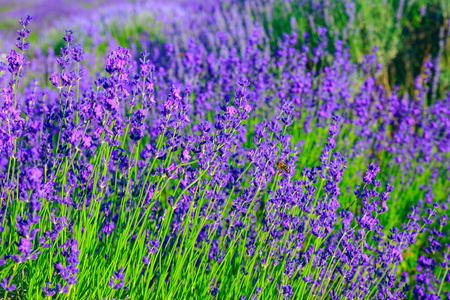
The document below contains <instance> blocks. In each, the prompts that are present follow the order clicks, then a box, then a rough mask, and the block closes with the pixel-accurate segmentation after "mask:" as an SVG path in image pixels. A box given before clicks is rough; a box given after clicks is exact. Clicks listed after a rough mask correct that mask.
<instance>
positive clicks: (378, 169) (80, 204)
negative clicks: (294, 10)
mask: <svg viewBox="0 0 450 300" xmlns="http://www.w3.org/2000/svg"><path fill="white" fill-rule="evenodd" d="M255 3H256V2H254V1H249V4H243V5H242V4H240V3H234V2H232V3H229V6H230V8H231V9H230V10H227V11H224V10H222V8H223V7H222V6H221V5H222V4H213V3H205V4H204V5H193V6H192V7H191V6H189V8H190V9H195V14H193V15H195V17H192V16H191V15H186V16H184V17H183V18H181V17H180V20H179V21H174V22H172V23H169V24H168V28H166V30H167V35H166V39H167V40H166V41H164V42H161V41H154V42H152V43H150V42H148V43H147V42H146V40H144V39H143V42H142V45H141V46H142V47H143V48H145V49H143V50H144V51H142V52H140V53H139V52H138V51H137V50H136V49H133V48H132V49H128V48H125V47H116V48H115V49H114V50H112V51H111V52H110V53H109V54H108V56H107V57H106V61H103V62H102V65H103V70H102V71H101V72H97V73H96V74H95V75H93V74H90V73H89V72H88V71H87V68H88V66H87V65H88V62H86V60H87V59H88V58H89V57H90V54H89V50H92V49H89V48H85V49H83V48H82V46H81V45H79V44H75V41H76V38H77V36H76V32H73V31H72V30H66V33H65V35H64V37H63V38H62V40H63V42H64V46H63V47H61V49H60V53H61V54H60V55H59V56H57V57H53V58H54V61H55V64H54V69H53V70H51V72H50V73H51V75H50V76H49V78H48V80H47V81H46V82H45V83H42V82H38V81H30V82H31V83H29V84H27V81H21V80H19V79H20V78H23V77H24V76H25V75H26V74H27V73H24V70H25V69H24V67H25V66H26V65H27V62H28V61H27V59H26V58H25V56H24V55H23V52H24V51H25V50H27V49H29V48H30V44H29V42H28V41H27V40H26V37H27V36H28V35H29V34H30V33H31V31H30V30H29V29H28V26H29V25H30V20H31V18H30V17H28V18H27V19H24V20H21V21H20V22H19V23H20V25H21V29H20V30H19V32H18V33H19V40H18V41H19V42H20V43H18V44H17V47H18V48H19V50H21V51H22V52H21V54H19V53H16V52H15V51H13V52H14V53H13V52H11V54H10V55H9V56H8V67H7V68H8V70H9V71H10V73H11V74H10V75H11V78H12V79H11V81H9V82H7V83H6V84H5V86H2V87H1V88H2V94H1V96H0V97H1V98H0V107H1V110H0V121H1V127H0V128H1V129H0V170H1V175H0V204H1V206H0V246H1V247H0V249H2V250H1V252H0V278H1V284H0V287H1V289H0V293H1V294H0V296H3V294H4V295H5V297H7V296H8V293H9V295H12V294H13V293H14V295H19V296H20V297H22V298H25V299H28V298H29V299H36V298H39V297H40V298H44V297H67V298H70V299H72V298H73V299H77V298H80V297H85V296H89V297H90V298H111V297H119V298H124V297H128V296H129V297H131V298H132V299H134V298H136V299H140V298H142V299H148V298H151V297H152V295H160V296H161V297H163V298H164V297H172V298H173V299H190V298H199V297H201V298H205V299H207V298H211V299H274V298H278V299H407V298H411V297H415V298H417V299H440V298H441V297H445V296H446V295H448V294H449V293H450V289H449V286H450V285H449V282H450V275H449V272H448V271H449V269H450V266H449V259H450V256H449V253H450V249H449V245H450V241H449V239H448V236H449V235H448V230H449V227H448V224H447V220H448V216H447V215H448V209H449V207H448V204H449V203H448V202H449V199H450V198H449V195H450V194H449V193H450V191H449V190H448V186H449V180H450V174H449V173H448V169H449V161H450V160H449V152H450V147H449V146H448V145H449V141H450V117H449V115H450V114H449V112H450V93H449V96H448V97H447V98H445V99H442V100H436V101H435V102H434V103H433V104H431V105H425V97H426V96H427V93H428V91H427V88H428V85H429V84H430V83H431V82H432V81H431V80H430V78H431V75H432V72H431V71H430V70H432V68H433V66H432V65H431V64H430V63H426V64H425V70H426V71H427V72H425V75H424V76H425V77H424V78H422V79H421V80H420V84H419V81H418V84H417V93H416V94H415V95H413V96H412V97H409V96H408V95H402V94H401V93H400V91H397V90H394V91H387V90H386V89H385V87H383V86H381V85H378V84H377V77H376V75H377V74H376V73H377V72H378V71H379V70H380V68H381V67H382V66H381V65H380V64H379V63H378V60H377V49H374V51H373V52H372V53H370V54H368V55H367V56H365V58H364V59H363V62H362V63H361V64H357V63H352V62H351V61H350V58H349V57H350V54H349V53H350V49H349V48H348V47H346V46H345V41H344V40H339V39H334V40H330V39H329V29H327V28H326V27H323V26H318V27H317V29H316V31H315V34H317V36H318V38H319V40H318V41H319V42H318V43H317V44H314V43H311V42H310V40H309V36H308V34H300V33H299V32H297V31H296V30H295V26H294V25H295V24H291V25H292V28H291V29H292V30H291V33H290V34H284V35H282V36H281V37H280V39H279V40H278V41H277V43H276V44H275V45H270V42H269V40H268V34H267V33H266V30H265V27H264V26H262V25H260V23H258V22H255V20H254V19H252V16H253V12H255V11H260V10H261V8H260V7H259V6H258V5H257V4H255ZM258 3H259V2H258ZM261 5H262V4H261ZM267 5H269V4H267ZM346 9H348V10H351V7H350V6H349V5H347V6H346ZM242 16H244V21H242V20H240V18H241V17H242ZM237 19H239V20H240V21H239V22H238V21H237ZM200 21H201V23H200V24H202V26H199V23H198V22H200ZM313 21H314V20H311V22H313ZM292 23H294V22H292ZM261 24H262V23H261ZM182 26H184V27H182ZM225 32H227V33H225ZM186 34H188V35H190V36H189V37H186ZM300 37H302V38H300ZM331 43H334V44H333V45H331V46H333V47H330V44H331ZM330 49H333V51H334V52H330V51H331V50H330ZM85 51H86V52H85ZM330 56H331V57H332V58H333V59H331V60H330V59H329V57H330ZM97 71H98V70H97ZM50 73H49V74H50ZM30 74H32V73H30ZM0 83H2V81H0ZM394 187H395V188H394ZM36 270H41V271H36ZM108 274H109V275H108ZM111 274H113V275H112V277H111ZM57 293H58V294H64V295H59V296H58V295H57Z"/></svg>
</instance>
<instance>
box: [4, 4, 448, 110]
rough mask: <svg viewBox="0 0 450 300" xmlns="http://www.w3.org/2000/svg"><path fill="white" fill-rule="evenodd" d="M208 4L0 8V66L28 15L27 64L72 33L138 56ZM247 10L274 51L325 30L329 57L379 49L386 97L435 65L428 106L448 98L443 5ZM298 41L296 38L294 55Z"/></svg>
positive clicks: (102, 48)
mask: <svg viewBox="0 0 450 300" xmlns="http://www.w3.org/2000/svg"><path fill="white" fill-rule="evenodd" d="M207 2H208V1H194V0H192V1H184V0H165V1H159V0H153V1H123V0H122V1H121V0H108V1H106V0H91V1H89V0H83V1H68V0H64V1H55V2H50V1H45V0H35V1H30V0H27V1H26V0H14V1H7V0H0V20H1V21H0V54H1V55H0V59H3V60H4V59H5V56H6V55H5V54H6V53H8V52H9V49H12V46H13V42H14V39H15V36H16V30H17V29H18V26H19V25H18V22H17V21H18V19H19V18H21V17H25V16H26V15H31V16H32V17H33V21H32V25H31V28H32V29H33V34H32V35H31V36H30V38H29V40H30V42H31V43H32V45H33V46H32V48H31V51H30V52H29V54H28V55H29V56H33V55H48V52H49V49H53V51H54V55H58V54H59V52H60V50H59V48H60V47H61V46H62V45H63V41H62V36H63V35H64V29H73V30H74V31H75V35H76V36H77V41H78V42H80V43H81V44H82V45H83V47H84V48H85V49H86V51H87V52H89V51H90V50H89V49H92V50H91V51H95V52H97V53H96V55H97V56H98V57H99V58H100V57H102V56H103V57H105V55H106V53H107V52H108V51H110V50H111V48H113V47H116V46H117V45H120V46H123V47H128V48H133V47H134V48H136V50H137V51H141V50H148V49H144V48H148V45H149V44H151V41H159V42H171V41H170V35H168V34H165V33H164V30H163V28H164V27H165V26H171V25H173V23H174V22H179V21H180V20H181V19H182V16H183V14H184V13H186V12H189V13H196V12H198V11H199V10H200V11H201V10H202V6H206V4H207ZM209 2H211V1H209ZM251 2H252V3H257V7H258V8H257V9H255V10H254V11H253V14H252V16H253V17H254V20H253V21H255V22H261V23H263V25H264V28H265V29H266V34H267V36H268V37H269V39H270V41H271V45H272V46H273V47H272V48H273V49H274V48H275V46H276V44H277V42H278V40H279V38H280V37H282V35H283V33H291V32H292V30H293V29H294V30H297V31H298V32H299V33H300V34H301V36H302V34H304V33H305V32H306V33H308V34H309V40H310V42H311V43H312V45H314V44H315V43H316V44H317V41H318V37H319V32H318V31H319V30H318V28H320V27H322V26H323V27H326V28H327V29H328V31H327V37H328V39H329V41H330V43H328V47H329V48H330V49H328V50H329V53H333V51H334V49H332V48H333V47H334V40H336V39H341V40H342V41H343V42H344V44H345V45H346V46H349V47H350V49H351V59H352V60H353V61H354V62H357V63H361V62H362V60H363V57H364V55H366V54H370V53H371V52H372V51H373V50H374V49H375V47H376V49H377V52H376V54H377V59H378V61H379V62H380V63H381V64H382V71H381V72H380V73H379V74H378V80H379V82H378V83H380V84H383V85H384V86H385V88H386V89H387V90H388V91H389V90H392V89H399V90H400V92H401V93H411V92H412V91H413V89H414V86H415V84H416V83H415V78H416V77H417V76H419V78H420V75H421V74H422V73H423V71H424V67H423V64H424V62H425V61H430V62H432V63H433V64H434V65H435V67H434V69H433V72H434V73H435V74H433V76H434V77H435V85H434V86H433V87H432V89H431V90H430V93H432V94H433V95H432V96H433V97H429V99H430V100H429V101H430V102H431V101H432V99H434V98H436V97H437V98H439V97H445V96H446V95H444V91H445V88H446V87H448V86H449V85H450V62H449V58H450V35H449V31H450V24H449V16H450V14H449V11H450V1H448V0H375V1H373V0H319V1H314V0H299V1H289V0H268V1H266V0H259V1H251ZM236 3H242V5H243V6H245V4H246V1H221V4H222V8H223V10H227V7H228V6H229V5H230V4H236ZM252 7H253V6H252ZM203 13H204V11H203ZM187 34H189V33H187ZM142 41H145V42H142ZM149 41H150V43H149ZM301 41H302V39H301V38H300V42H299V45H298V46H299V47H300V46H301ZM91 46H97V47H91ZM99 63H101V62H99ZM436 77H437V78H436ZM439 79H440V80H439Z"/></svg>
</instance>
